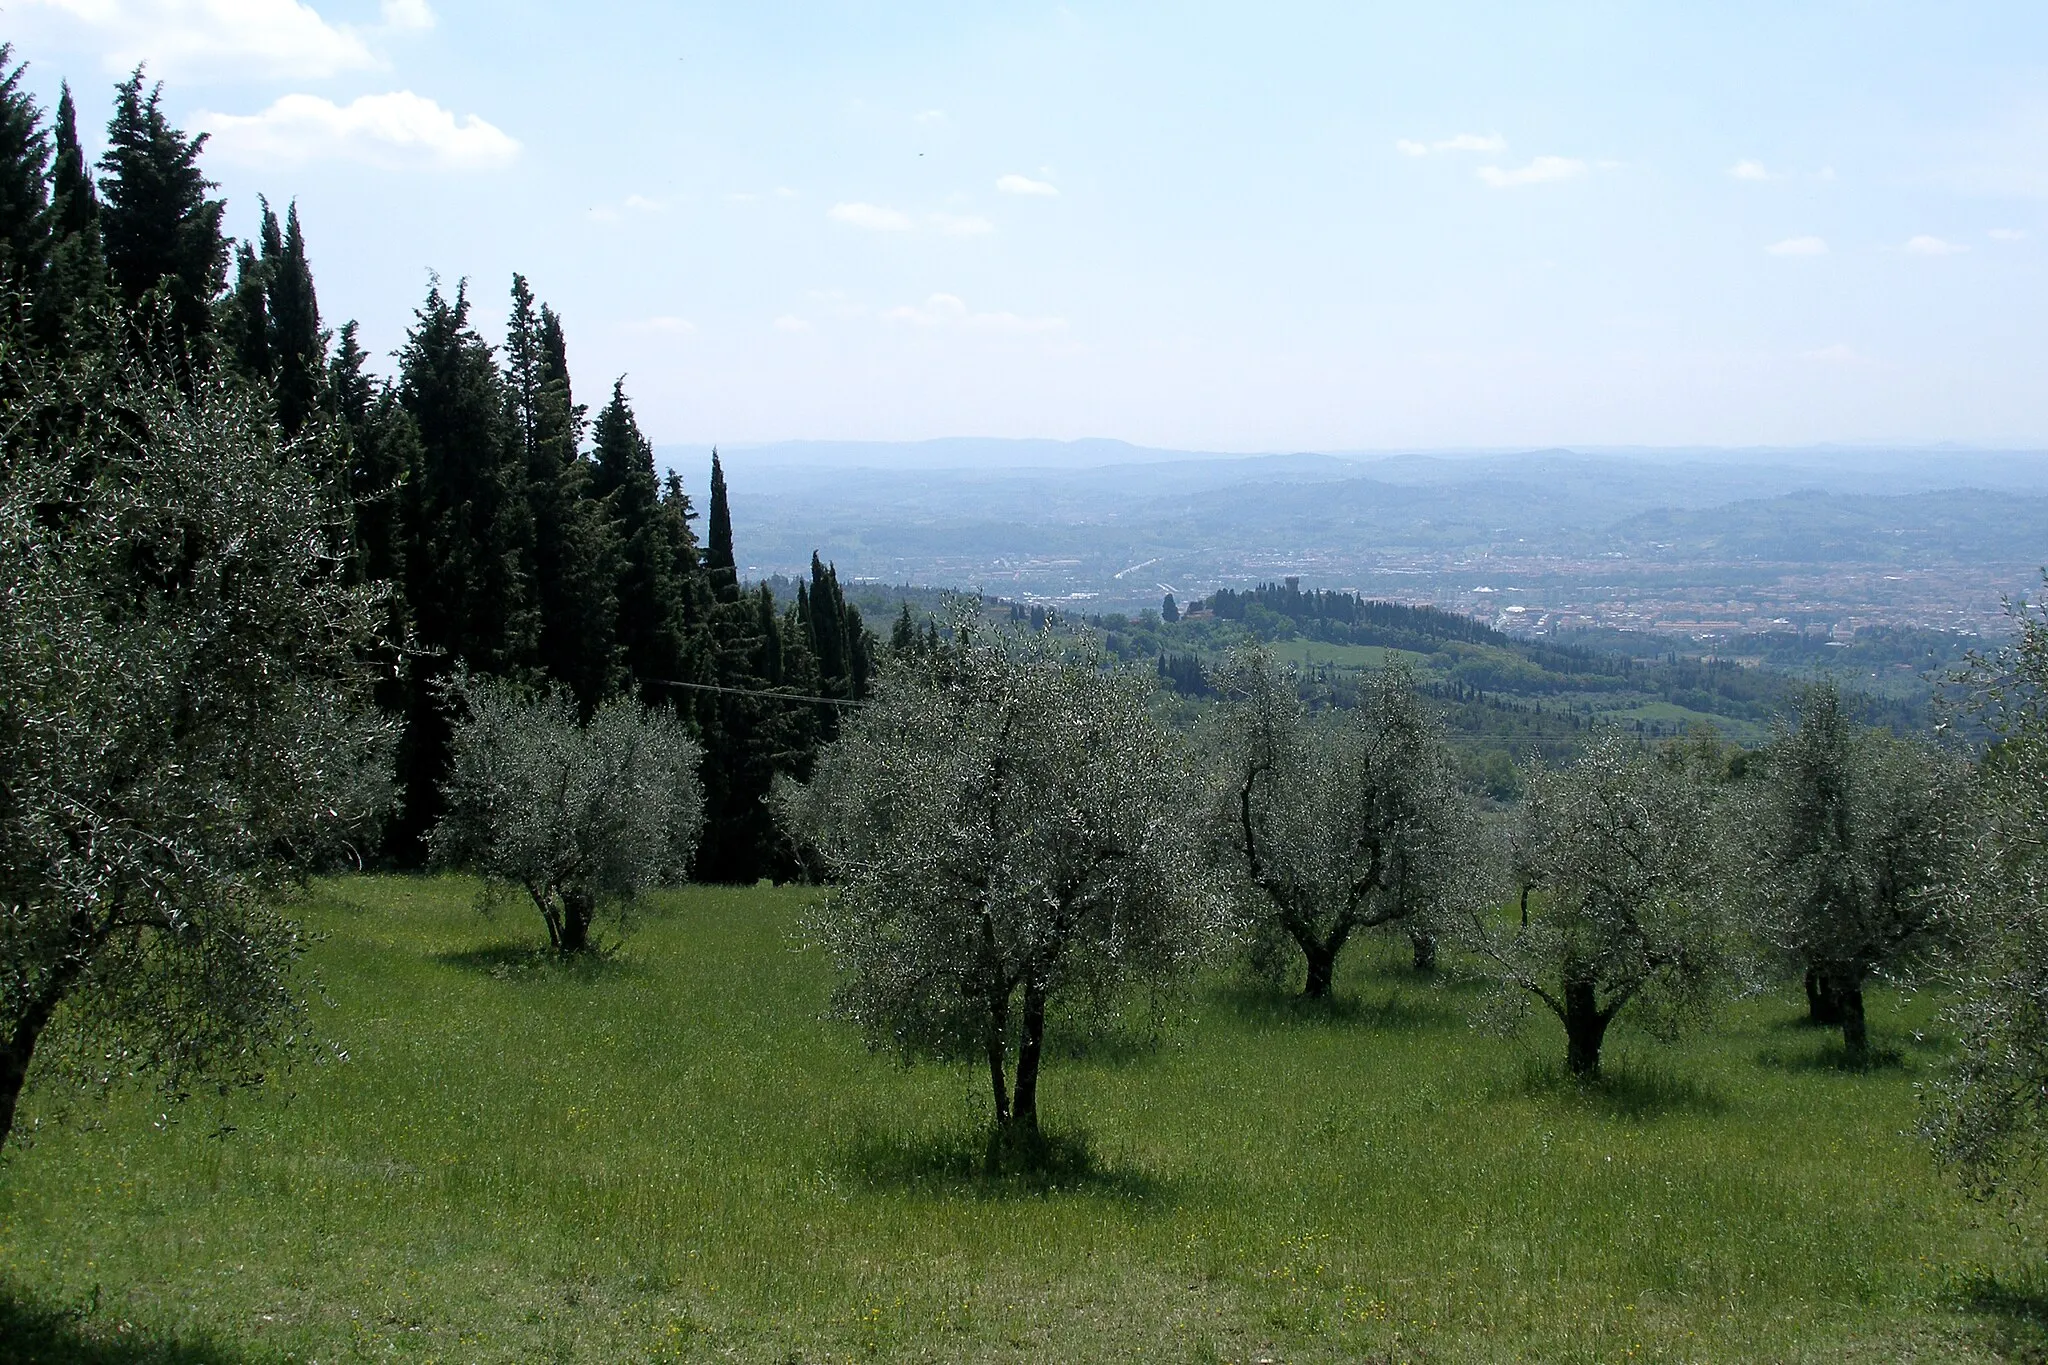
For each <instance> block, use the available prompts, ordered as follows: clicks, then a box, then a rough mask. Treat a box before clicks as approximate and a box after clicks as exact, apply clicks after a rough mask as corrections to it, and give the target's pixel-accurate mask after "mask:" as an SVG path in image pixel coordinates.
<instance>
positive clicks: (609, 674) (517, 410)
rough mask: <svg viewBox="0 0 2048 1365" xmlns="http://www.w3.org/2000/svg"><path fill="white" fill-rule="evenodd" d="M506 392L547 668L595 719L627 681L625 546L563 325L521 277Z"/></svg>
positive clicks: (509, 336) (516, 284)
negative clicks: (591, 448)
mask: <svg viewBox="0 0 2048 1365" xmlns="http://www.w3.org/2000/svg"><path fill="white" fill-rule="evenodd" d="M505 386H506V390H507V392H508V394H509V396H510V398H511V402H512V425H513V428H514V430H515V432H516V433H517V437H518V439H519V441H520V443H521V445H522V447H523V448H524V451H525V456H526V486H527V496H528V499H529V500H530V502H531V504H532V507H533V536H534V572H535V580H536V586H537V589H538V601H539V607H540V639H539V653H540V666H541V668H542V670H543V671H545V672H546V673H547V675H548V676H549V677H551V678H554V679H556V680H557V681H559V682H561V683H562V684H563V685H565V686H566V687H568V688H569V690H570V691H571V692H573V693H574V694H575V696H576V700H577V703H578V704H579V705H580V706H581V707H582V708H583V710H584V712H585V713H586V714H588V713H589V712H592V711H595V710H596V709H597V707H598V705H599V704H600V703H602V702H603V701H604V700H605V699H606V698H607V697H609V696H610V695H611V693H612V691H613V690H614V689H615V688H616V687H617V685H618V682H619V679H620V673H621V652H620V649H619V644H618V634H617V628H618V607H619V602H618V587H619V582H618V580H619V575H620V564H619V546H618V541H617V537H616V536H615V535H614V534H613V530H612V526H611V524H610V521H609V519H608V517H607V515H606V512H605V507H604V504H603V503H602V502H600V501H598V499H597V498H596V497H595V496H594V495H593V491H592V488H591V473H592V471H591V468H590V466H589V463H588V462H587V461H585V460H584V459H583V456H582V452H581V451H580V449H579V447H580V446H581V444H582V440H583V412H584V410H583V409H582V408H581V407H579V406H578V405H577V403H576V401H575V396H574V393H573V391H572V390H571V388H570V383H569V351H568V343H567V340H566V339H565V337H564V335H563V331H562V322H561V319H560V318H559V317H557V316H556V315H555V313H554V311H553V310H552V309H550V308H548V307H546V306H545V305H542V306H540V307H539V308H538V310H536V307H535V301H534V297H533V291H532V289H530V288H529V287H528V286H527V283H526V280H525V278H524V277H523V276H520V275H514V276H513V277H512V316H511V320H510V322H509V324H508V325H507V327H506V331H505ZM649 478H650V481H651V479H652V473H651V471H650V474H649Z"/></svg>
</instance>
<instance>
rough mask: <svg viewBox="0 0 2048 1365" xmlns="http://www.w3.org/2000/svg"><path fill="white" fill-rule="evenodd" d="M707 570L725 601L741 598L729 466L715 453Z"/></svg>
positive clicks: (714, 589)
mask: <svg viewBox="0 0 2048 1365" xmlns="http://www.w3.org/2000/svg"><path fill="white" fill-rule="evenodd" d="M704 570H705V572H706V573H707V574H708V575H709V577H710V579H711V592H712V595H713V596H714V597H716V598H717V599H718V600H719V601H721V602H737V601H739V600H740V575H739V561H738V560H737V559H735V558H734V557H733V552H732V508H731V507H730V506H729V505H728V503H727V502H726V497H725V468H724V466H722V465H721V464H719V462H718V452H717V451H716V450H714V451H712V452H711V512H710V516H709V518H708V520H707V521H706V522H705V527H704Z"/></svg>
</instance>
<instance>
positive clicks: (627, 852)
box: [432, 675, 704, 954]
mask: <svg viewBox="0 0 2048 1365" xmlns="http://www.w3.org/2000/svg"><path fill="white" fill-rule="evenodd" d="M449 699H450V700H451V701H452V702H454V703H455V704H456V706H457V708H458V710H459V711H460V713H461V715H460V718H459V719H458V720H457V721H456V723H455V726H454V733H453V736H452V738H451V740H450V767H449V776H448V780H447V784H446V787H445V796H446V798H447V805H446V812H447V813H446V814H445V815H444V816H443V817H442V819H441V822H440V823H439V824H438V825H436V826H435V828H434V834H433V839H432V844H433V852H434V854H435V857H436V858H437V859H438V860H439V861H441V862H443V863H448V864H453V865H457V866H462V867H468V868H471V869H473V870H475V871H476V872H478V873H480V874H481V875H482V876H483V877H484V878H485V881H486V894H487V895H488V894H489V893H490V890H491V889H492V887H494V886H512V887H517V888H519V889H520V890H523V891H524V892H525V893H526V894H527V896H528V897H530V898H531V899H532V901H533V904H534V906H535V908H536V909H538V910H539V911H540V914H541V919H542V920H543V921H545V923H546V924H547V930H548V944H549V946H550V947H552V948H553V949H554V950H555V951H556V952H558V953H564V954H575V953H583V952H588V951H590V950H591V948H592V947H593V942H592V939H591V929H592V927H593V926H594V925H595V924H596V922H597V918H598V915H599V914H600V912H605V911H609V912H611V913H613V914H614V915H616V916H617V917H618V918H619V919H620V922H623V919H624V915H625V912H626V911H627V910H628V909H629V908H630V907H631V905H632V903H633V902H634V900H636V899H637V898H638V897H639V895H640V894H641V893H642V892H643V891H646V890H648V889H649V888H651V887H654V886H659V885H662V884H664V883H667V882H674V881H680V880H682V879H683V877H684V876H685V875H686V874H687V872H688V869H689V866H690V859H691V857H692V855H693V854H695V852H696V849H697V837H698V835H699V834H700V833H701V832H702V830H703V827H704V792H703V787H702V785H701V783H700V782H699V781H698V777H697V766H698V764H699V763H700V762H701V761H702V760H703V751H702V750H701V749H699V748H698V747H697V744H696V742H695V741H694V740H692V739H691V738H690V737H689V735H688V734H687V733H686V732H685V731H684V729H683V725H682V721H681V720H680V719H679V718H678V717H677V715H676V713H675V712H674V711H671V710H667V709H656V710H643V709H642V708H641V707H640V706H639V705H638V704H637V703H635V702H632V701H628V700H623V699H621V700H616V701H611V702H607V703H605V704H604V705H603V706H600V707H598V708H597V710H596V711H595V712H594V713H593V714H592V715H591V717H590V720H589V722H588V723H587V724H586V723H584V722H583V721H582V720H581V719H580V717H579V716H578V714H577V706H576V699H575V696H574V695H573V694H572V693H570V692H569V691H567V690H566V689H563V688H556V689H554V690H552V691H549V692H547V693H544V694H542V695H539V696H530V695H526V694H523V693H522V692H520V691H519V690H518V689H516V688H514V687H512V686H511V685H509V684H507V683H504V682H500V681H495V680H489V679H481V678H475V677H471V676H468V675H458V676H457V677H456V679H455V681H454V682H453V683H452V684H451V686H450V688H449Z"/></svg>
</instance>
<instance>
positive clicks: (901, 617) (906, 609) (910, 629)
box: [889, 600, 918, 659]
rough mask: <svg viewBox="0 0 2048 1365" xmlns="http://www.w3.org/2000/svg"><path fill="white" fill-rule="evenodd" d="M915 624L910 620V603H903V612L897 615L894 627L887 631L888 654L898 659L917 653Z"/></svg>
mask: <svg viewBox="0 0 2048 1365" xmlns="http://www.w3.org/2000/svg"><path fill="white" fill-rule="evenodd" d="M917 650H918V639H917V622H916V621H914V620H912V619H911V615H910V603H909V602H908V601H907V600H906V601H905V602H904V603H903V610H902V611H901V612H900V613H898V614H897V617H896V625H895V626H894V627H893V628H892V629H891V630H890V631H889V652H890V653H891V654H894V655H895V656H896V657H897V658H899V659H904V658H908V657H909V656H911V655H912V654H915V653H917Z"/></svg>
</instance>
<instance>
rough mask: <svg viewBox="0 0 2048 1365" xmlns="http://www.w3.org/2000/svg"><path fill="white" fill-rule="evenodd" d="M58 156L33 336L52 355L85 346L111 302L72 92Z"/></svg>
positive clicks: (63, 102) (63, 110)
mask: <svg viewBox="0 0 2048 1365" xmlns="http://www.w3.org/2000/svg"><path fill="white" fill-rule="evenodd" d="M54 140H55V143H56V156H55V159H54V161H53V162H52V164H51V167H50V248H49V264H48V265H47V266H46V267H45V268H44V271H43V279H42V284H41V286H40V287H39V288H38V289H37V291H36V300H35V322H34V328H35V336H36V340H37V341H38V342H39V343H41V344H42V346H43V347H44V348H45V349H47V350H50V351H52V352H63V351H68V350H70V349H72V348H73V346H75V345H79V344H84V343H85V342H86V338H85V337H84V336H83V335H82V333H83V331H84V329H85V327H86V320H87V319H88V318H90V317H92V316H93V315H95V314H96V313H97V312H98V310H99V309H100V308H101V307H102V306H103V305H104V304H105V303H106V302H107V300H108V299H109V298H110V297H111V293H110V290H109V286H108V283H107V258H106V251H105V249H104V247H103V245H102V243H101V241H100V201H99V196H98V194H97V193H95V192H94V190H93V184H92V174H91V170H90V168H89V167H88V165H87V164H86V160H85V149H84V148H83V147H81V146H80V145H79V141H78V107H77V105H76V104H75V103H74V102H73V101H72V98H71V87H70V86H68V85H66V86H64V87H63V90H62V93H61V94H59V95H58V97H57V126H56V129H55V139H54Z"/></svg>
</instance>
